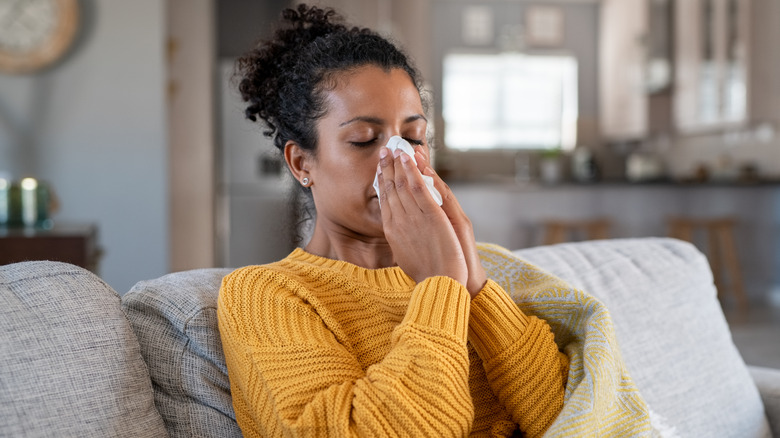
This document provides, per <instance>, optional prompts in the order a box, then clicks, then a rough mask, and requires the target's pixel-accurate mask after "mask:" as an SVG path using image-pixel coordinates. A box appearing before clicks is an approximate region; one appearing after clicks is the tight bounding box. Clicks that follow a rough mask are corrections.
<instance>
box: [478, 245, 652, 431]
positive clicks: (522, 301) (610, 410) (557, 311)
mask: <svg viewBox="0 0 780 438" xmlns="http://www.w3.org/2000/svg"><path fill="white" fill-rule="evenodd" d="M479 252H480V257H481V259H482V264H483V265H484V267H485V269H486V270H487V273H488V276H489V277H490V278H491V279H493V280H494V281H496V282H497V283H498V284H500V285H501V286H503V288H504V290H506V291H507V292H508V293H509V295H510V296H511V297H512V299H513V300H514V301H515V302H516V303H517V304H518V306H519V307H520V308H521V309H522V310H523V311H524V312H526V313H527V314H530V315H536V316H537V317H539V318H542V319H544V320H545V321H547V322H548V323H549V324H550V327H551V328H552V331H553V333H555V342H556V343H557V344H558V348H560V349H561V351H563V352H565V353H566V354H567V355H568V356H569V360H570V365H569V378H568V382H567V384H566V395H565V402H564V406H563V410H562V411H561V413H560V415H558V418H557V419H556V420H555V422H554V423H553V424H552V426H551V427H550V428H549V429H548V430H547V433H546V434H545V437H573V436H577V437H651V436H658V433H657V432H656V431H655V430H654V428H653V426H652V425H651V418H650V417H651V415H650V412H649V409H648V407H647V404H646V403H645V401H644V399H643V398H642V396H641V395H640V394H639V390H638V389H637V387H636V385H634V382H633V381H632V380H631V376H629V374H628V370H627V369H626V366H625V364H624V363H623V360H622V358H621V356H620V349H619V348H618V345H617V341H616V339H615V332H614V329H613V327H612V319H611V318H610V315H609V312H608V311H607V308H606V307H605V306H604V305H603V304H602V303H601V302H599V301H598V300H597V299H596V298H594V297H592V296H590V295H588V294H587V293H585V292H583V291H581V290H578V289H575V288H574V287H572V286H571V285H569V284H567V283H566V282H564V281H563V280H561V279H559V278H556V277H554V276H553V275H551V274H549V273H546V272H544V271H543V270H541V269H539V268H537V267H535V266H533V265H531V264H529V263H527V262H525V261H523V260H521V259H519V258H518V257H516V256H515V255H513V254H512V253H511V252H509V251H507V250H506V249H504V248H501V247H499V246H496V245H488V244H479Z"/></svg>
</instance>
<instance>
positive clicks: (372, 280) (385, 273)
mask: <svg viewBox="0 0 780 438" xmlns="http://www.w3.org/2000/svg"><path fill="white" fill-rule="evenodd" d="M287 258H288V259H291V260H294V261H296V262H299V263H303V264H306V265H310V266H316V267H319V268H322V269H327V270H330V271H338V272H341V273H342V274H344V275H346V276H348V277H350V278H354V279H356V280H358V281H362V282H366V283H369V284H372V285H374V286H379V287H383V288H388V287H389V288H393V289H410V288H412V287H414V285H415V284H417V283H415V281H414V280H413V279H412V278H411V277H409V276H408V275H406V273H405V272H404V271H403V270H402V269H401V268H399V267H398V266H393V267H390V268H380V269H367V268H363V267H360V266H358V265H355V264H352V263H349V262H345V261H343V260H335V259H330V258H327V257H322V256H318V255H315V254H311V253H309V252H307V251H306V250H304V249H303V248H295V249H294V250H293V252H292V253H290V255H289V256H288V257H287Z"/></svg>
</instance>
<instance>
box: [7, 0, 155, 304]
mask: <svg viewBox="0 0 780 438" xmlns="http://www.w3.org/2000/svg"><path fill="white" fill-rule="evenodd" d="M82 4H83V5H84V6H85V7H86V8H89V10H87V11H85V13H86V14H85V16H87V17H88V18H89V20H88V21H89V22H88V24H89V26H88V29H87V32H86V34H85V35H84V38H83V40H82V41H81V42H80V43H79V45H78V46H77V47H76V48H75V51H74V52H73V54H72V55H71V56H70V57H69V58H68V59H66V60H65V61H64V62H63V63H61V64H60V65H58V66H56V67H55V68H53V69H51V70H49V71H47V72H44V73H41V74H37V75H32V76H30V75H28V76H6V75H0V171H3V170H6V171H11V172H12V173H13V174H14V176H16V177H19V176H21V174H22V173H25V174H32V175H34V176H36V177H38V178H40V179H44V180H47V181H49V182H50V183H51V184H52V186H53V188H54V189H55V191H56V193H57V195H58V197H59V199H60V201H61V211H60V212H59V213H57V214H56V215H55V216H54V219H55V221H58V222H93V223H96V224H97V225H98V226H99V240H100V245H101V247H102V248H103V249H104V250H105V254H104V256H103V258H102V259H101V263H100V275H101V277H102V278H103V279H104V280H105V281H106V282H107V283H109V284H110V285H111V286H112V287H113V288H114V289H116V290H117V291H118V292H119V293H124V292H126V291H127V290H128V289H129V288H130V287H131V286H132V285H133V284H134V283H135V282H137V281H139V280H142V279H149V278H153V277H156V276H159V275H162V274H164V273H166V272H167V270H168V252H169V249H168V230H167V225H168V220H167V218H168V207H167V203H168V201H167V199H168V177H167V165H168V162H167V133H166V123H165V122H166V113H165V97H164V96H165V75H166V73H165V65H164V42H165V2H161V1H159V0H133V1H88V2H83V3H82ZM25 138H26V139H27V140H25ZM20 149H22V151H23V152H22V153H19V150H20Z"/></svg>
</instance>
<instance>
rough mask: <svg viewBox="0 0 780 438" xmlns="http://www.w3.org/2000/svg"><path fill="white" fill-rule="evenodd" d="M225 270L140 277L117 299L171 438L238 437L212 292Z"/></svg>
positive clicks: (225, 273) (214, 292) (217, 289)
mask: <svg viewBox="0 0 780 438" xmlns="http://www.w3.org/2000/svg"><path fill="white" fill-rule="evenodd" d="M230 271H231V270H230V269H201V270H193V271H187V272H179V273H174V274H169V275H165V276H163V277H160V278H158V279H154V280H149V281H142V282H140V283H138V284H136V285H135V286H134V287H133V288H132V289H131V290H130V292H128V293H126V294H125V295H124V296H123V297H122V306H123V308H124V310H125V313H126V314H127V316H128V318H129V319H130V322H131V324H132V326H133V329H134V330H135V331H136V334H137V336H138V339H139V341H140V343H141V352H142V354H143V356H144V359H145V360H146V362H147V364H148V365H149V374H150V375H151V378H152V381H153V382H154V399H155V403H156V404H157V409H158V410H159V411H160V413H161V414H162V417H163V419H164V420H165V425H166V427H167V428H168V432H169V433H170V435H171V436H172V437H185V436H186V437H192V436H214V437H217V436H218V437H231V436H235V437H240V436H241V431H240V429H239V428H238V426H237V424H236V422H235V414H234V413H233V404H232V400H231V398H230V382H229V381H228V377H227V368H226V366H225V358H224V355H223V353H222V343H221V342H220V338H219V331H218V329H217V296H218V294H219V286H220V284H221V281H222V277H224V276H225V275H227V274H228V273H230Z"/></svg>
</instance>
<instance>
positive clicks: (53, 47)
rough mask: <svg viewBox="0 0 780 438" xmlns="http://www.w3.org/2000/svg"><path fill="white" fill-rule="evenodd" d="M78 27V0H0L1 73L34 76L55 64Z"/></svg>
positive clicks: (64, 51) (66, 49)
mask: <svg viewBox="0 0 780 438" xmlns="http://www.w3.org/2000/svg"><path fill="white" fill-rule="evenodd" d="M78 24H79V5H78V0H0V71H3V72H8V73H31V72H34V71H37V70H40V69H42V68H45V67H47V66H49V65H51V64H52V63H54V62H56V61H57V60H58V59H60V58H61V57H62V56H63V55H65V53H67V51H68V49H69V48H70V46H71V44H72V43H73V40H74V39H75V36H76V31H77V30H78Z"/></svg>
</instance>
